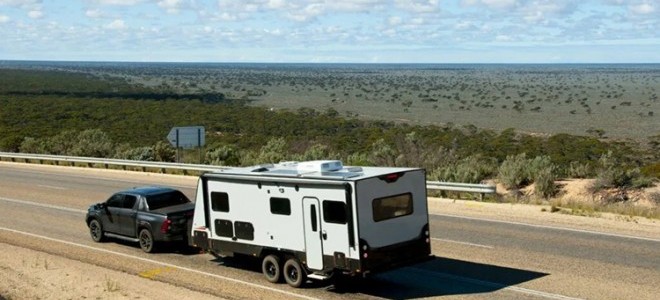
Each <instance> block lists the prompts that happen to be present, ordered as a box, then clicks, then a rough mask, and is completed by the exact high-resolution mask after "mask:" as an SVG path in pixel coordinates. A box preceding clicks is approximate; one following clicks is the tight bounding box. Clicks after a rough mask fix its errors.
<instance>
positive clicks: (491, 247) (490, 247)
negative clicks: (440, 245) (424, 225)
mask: <svg viewBox="0 0 660 300" xmlns="http://www.w3.org/2000/svg"><path fill="white" fill-rule="evenodd" d="M431 239H432V240H436V241H441V242H449V243H454V244H461V245H467V246H474V247H480V248H486V249H493V248H494V247H493V246H489V245H482V244H475V243H468V242H461V241H454V240H448V239H439V238H431Z"/></svg>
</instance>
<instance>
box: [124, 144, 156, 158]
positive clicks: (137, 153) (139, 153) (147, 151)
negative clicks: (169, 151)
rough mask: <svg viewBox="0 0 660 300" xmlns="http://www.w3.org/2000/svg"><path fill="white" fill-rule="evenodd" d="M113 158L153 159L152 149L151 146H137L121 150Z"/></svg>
mask: <svg viewBox="0 0 660 300" xmlns="http://www.w3.org/2000/svg"><path fill="white" fill-rule="evenodd" d="M115 158H119V159H130V160H141V161H154V160H155V159H154V158H155V157H154V149H153V148H152V147H138V148H130V149H126V150H122V151H120V152H118V153H117V154H115Z"/></svg>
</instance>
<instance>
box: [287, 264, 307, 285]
mask: <svg viewBox="0 0 660 300" xmlns="http://www.w3.org/2000/svg"><path fill="white" fill-rule="evenodd" d="M283 273H284V280H286V283H288V284H289V285H290V286H292V287H294V288H299V287H301V286H302V285H303V284H304V283H305V281H307V274H306V273H305V270H304V269H303V268H302V265H301V264H300V261H299V260H298V259H296V258H293V257H292V258H289V259H288V260H287V261H286V263H284V272H283Z"/></svg>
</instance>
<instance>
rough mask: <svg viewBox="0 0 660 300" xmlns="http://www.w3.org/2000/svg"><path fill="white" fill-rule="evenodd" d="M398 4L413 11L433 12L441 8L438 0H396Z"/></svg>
mask: <svg viewBox="0 0 660 300" xmlns="http://www.w3.org/2000/svg"><path fill="white" fill-rule="evenodd" d="M396 5H397V6H398V7H400V8H401V9H403V10H406V11H410V12H413V13H433V12H437V11H439V10H440V5H439V1H438V0H396Z"/></svg>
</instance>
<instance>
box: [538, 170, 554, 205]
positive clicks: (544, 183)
mask: <svg viewBox="0 0 660 300" xmlns="http://www.w3.org/2000/svg"><path fill="white" fill-rule="evenodd" d="M555 179H556V176H555V167H554V166H548V167H546V168H543V169H540V170H538V171H537V172H536V174H535V177H534V194H536V195H538V196H541V197H544V198H550V197H551V196H553V195H554V194H555V192H556V191H557V187H556V185H555Z"/></svg>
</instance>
